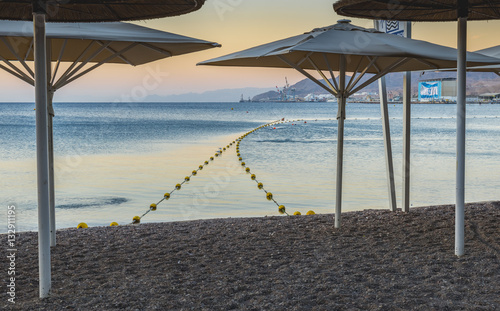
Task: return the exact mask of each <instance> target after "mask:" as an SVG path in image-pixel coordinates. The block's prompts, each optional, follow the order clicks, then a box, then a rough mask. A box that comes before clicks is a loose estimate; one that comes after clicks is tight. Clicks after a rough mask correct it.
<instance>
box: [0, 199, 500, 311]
mask: <svg viewBox="0 0 500 311" xmlns="http://www.w3.org/2000/svg"><path fill="white" fill-rule="evenodd" d="M499 221H500V202H494V201H491V202H481V203H471V204H467V206H466V236H465V238H466V241H465V248H466V254H465V255H464V256H462V257H456V256H455V255H454V206H452V205H442V206H432V207H419V208H412V209H411V211H410V213H403V212H390V211H384V210H364V211H356V212H346V213H344V214H343V218H342V228H341V229H335V228H334V216H333V215H330V214H322V215H311V216H290V217H288V216H280V217H260V218H226V219H211V220H197V221H184V222H171V223H155V224H139V225H127V226H118V227H93V228H87V229H63V230H59V231H58V232H57V241H58V245H57V246H56V247H54V248H52V252H51V256H52V292H51V295H50V297H49V298H47V299H43V300H41V299H39V298H38V251H37V244H38V239H37V233H36V232H23V233H20V234H18V235H16V246H17V261H16V298H15V303H11V302H9V301H8V300H7V299H8V296H7V294H6V293H5V291H4V294H3V295H2V296H3V297H4V298H3V299H2V301H1V302H0V309H2V310H498V309H500V295H499V293H500V225H499V224H500V222H499ZM1 243H2V245H7V236H6V235H5V234H3V235H1ZM4 258H5V256H4ZM7 269H8V261H7V260H5V259H4V260H2V261H1V271H4V273H3V279H4V281H3V283H4V284H5V283H6V282H7V278H8V276H7V273H6V271H7Z"/></svg>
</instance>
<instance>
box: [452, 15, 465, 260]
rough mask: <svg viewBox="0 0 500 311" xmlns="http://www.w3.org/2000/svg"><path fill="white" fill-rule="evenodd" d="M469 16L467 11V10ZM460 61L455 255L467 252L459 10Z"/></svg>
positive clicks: (462, 25)
mask: <svg viewBox="0 0 500 311" xmlns="http://www.w3.org/2000/svg"><path fill="white" fill-rule="evenodd" d="M465 13H466V15H465V16H467V9H465ZM458 14H459V15H458V16H459V18H458V43H457V44H458V59H457V176H456V206H455V255H457V256H462V255H463V254H464V252H465V249H464V237H465V110H466V108H465V104H466V98H465V89H466V83H465V80H466V67H467V64H466V62H467V56H466V51H467V50H466V46H467V17H463V16H461V15H460V9H459V10H458Z"/></svg>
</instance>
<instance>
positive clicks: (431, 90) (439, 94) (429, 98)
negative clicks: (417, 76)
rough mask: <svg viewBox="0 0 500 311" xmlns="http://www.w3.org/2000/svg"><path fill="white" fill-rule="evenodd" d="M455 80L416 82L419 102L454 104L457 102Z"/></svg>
mask: <svg viewBox="0 0 500 311" xmlns="http://www.w3.org/2000/svg"><path fill="white" fill-rule="evenodd" d="M456 81H457V79H456V78H441V79H429V80H421V81H420V82H418V101H419V102H455V101H456V100H457V82H456Z"/></svg>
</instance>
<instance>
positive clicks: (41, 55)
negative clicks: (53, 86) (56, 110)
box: [33, 9, 51, 298]
mask: <svg viewBox="0 0 500 311" xmlns="http://www.w3.org/2000/svg"><path fill="white" fill-rule="evenodd" d="M39 11H40V10H35V9H34V10H33V28H34V54H35V102H36V146H37V188H38V265H39V274H40V275H39V277H40V284H39V286H40V298H46V297H48V296H49V292H50V287H51V276H50V275H51V271H50V228H49V226H50V218H49V197H50V195H49V153H48V124H47V123H48V117H47V114H48V110H47V74H46V60H47V59H46V55H45V54H46V48H45V44H46V41H45V40H46V38H45V14H44V13H39Z"/></svg>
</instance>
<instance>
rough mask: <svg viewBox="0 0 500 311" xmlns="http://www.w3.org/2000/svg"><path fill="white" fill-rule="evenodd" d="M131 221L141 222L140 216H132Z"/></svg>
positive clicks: (134, 222)
mask: <svg viewBox="0 0 500 311" xmlns="http://www.w3.org/2000/svg"><path fill="white" fill-rule="evenodd" d="M132 223H133V224H140V223H141V217H139V216H134V218H132Z"/></svg>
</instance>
